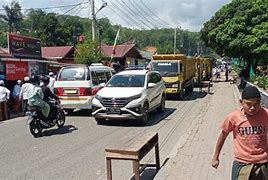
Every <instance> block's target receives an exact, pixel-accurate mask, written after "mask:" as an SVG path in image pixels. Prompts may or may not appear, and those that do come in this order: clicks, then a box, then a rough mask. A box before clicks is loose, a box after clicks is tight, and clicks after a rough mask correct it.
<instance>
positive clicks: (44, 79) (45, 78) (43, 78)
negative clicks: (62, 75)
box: [41, 76, 49, 84]
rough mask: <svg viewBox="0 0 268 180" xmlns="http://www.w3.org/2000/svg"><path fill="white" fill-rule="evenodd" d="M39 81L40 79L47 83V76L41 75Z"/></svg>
mask: <svg viewBox="0 0 268 180" xmlns="http://www.w3.org/2000/svg"><path fill="white" fill-rule="evenodd" d="M41 81H42V82H43V83H44V84H48V83H49V77H47V76H42V77H41Z"/></svg>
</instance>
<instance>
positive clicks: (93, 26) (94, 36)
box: [89, 0, 97, 41]
mask: <svg viewBox="0 0 268 180" xmlns="http://www.w3.org/2000/svg"><path fill="white" fill-rule="evenodd" d="M89 1H90V2H91V16H92V41H95V40H96V31H97V30H96V29H97V27H96V14H95V6H94V0H89Z"/></svg>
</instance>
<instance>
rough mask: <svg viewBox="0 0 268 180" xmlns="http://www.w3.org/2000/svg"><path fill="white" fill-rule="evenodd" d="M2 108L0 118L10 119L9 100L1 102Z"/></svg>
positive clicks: (0, 106) (0, 107)
mask: <svg viewBox="0 0 268 180" xmlns="http://www.w3.org/2000/svg"><path fill="white" fill-rule="evenodd" d="M0 109H1V113H0V120H6V119H8V111H7V102H6V101H3V102H1V103H0Z"/></svg>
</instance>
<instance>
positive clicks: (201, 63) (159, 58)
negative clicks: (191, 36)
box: [149, 54, 212, 99]
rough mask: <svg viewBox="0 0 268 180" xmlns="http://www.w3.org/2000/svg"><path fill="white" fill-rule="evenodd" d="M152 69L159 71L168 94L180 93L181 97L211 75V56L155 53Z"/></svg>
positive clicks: (151, 64) (151, 63)
mask: <svg viewBox="0 0 268 180" xmlns="http://www.w3.org/2000/svg"><path fill="white" fill-rule="evenodd" d="M149 66H150V69H152V70H156V71H159V72H160V74H161V75H162V77H163V80H164V82H165V85H166V94H167V95H168V94H174V95H178V96H179V98H180V99H182V98H183V96H184V95H185V94H186V93H190V92H192V91H193V87H194V86H198V85H199V84H200V83H201V81H203V80H208V79H210V77H211V71H212V61H211V59H210V58H202V57H187V56H185V55H183V54H162V55H161V54H160V55H154V56H153V59H152V61H151V62H150V65H149Z"/></svg>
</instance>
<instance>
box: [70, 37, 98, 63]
mask: <svg viewBox="0 0 268 180" xmlns="http://www.w3.org/2000/svg"><path fill="white" fill-rule="evenodd" d="M101 58H102V54H101V51H100V50H99V48H98V45H97V43H96V42H92V41H90V40H87V41H85V42H84V43H81V44H77V48H76V50H75V55H74V61H75V62H76V63H78V64H88V65H90V64H91V63H95V62H100V61H101Z"/></svg>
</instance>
